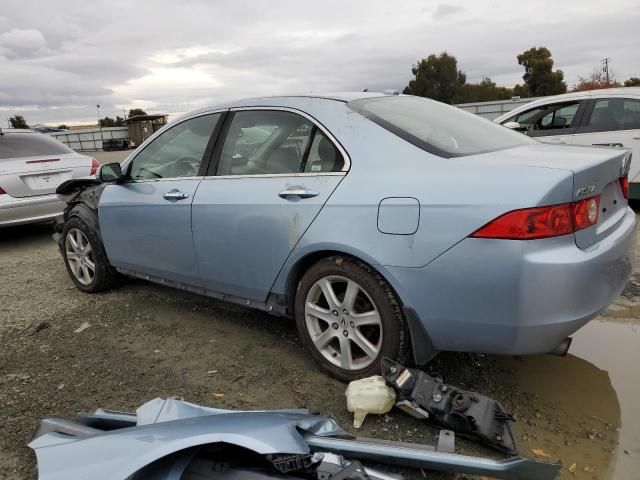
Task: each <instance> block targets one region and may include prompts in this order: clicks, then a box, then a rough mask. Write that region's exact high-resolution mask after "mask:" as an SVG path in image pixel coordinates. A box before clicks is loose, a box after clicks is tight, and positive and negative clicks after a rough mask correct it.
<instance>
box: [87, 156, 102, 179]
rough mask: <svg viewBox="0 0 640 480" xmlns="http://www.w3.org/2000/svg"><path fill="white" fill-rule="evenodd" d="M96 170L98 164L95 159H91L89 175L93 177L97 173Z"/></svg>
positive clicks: (98, 166)
mask: <svg viewBox="0 0 640 480" xmlns="http://www.w3.org/2000/svg"><path fill="white" fill-rule="evenodd" d="M98 168H100V163H99V162H98V161H97V160H96V159H95V158H92V159H91V173H90V174H89V175H95V174H96V173H98Z"/></svg>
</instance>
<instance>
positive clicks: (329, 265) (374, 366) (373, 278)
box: [295, 256, 410, 382]
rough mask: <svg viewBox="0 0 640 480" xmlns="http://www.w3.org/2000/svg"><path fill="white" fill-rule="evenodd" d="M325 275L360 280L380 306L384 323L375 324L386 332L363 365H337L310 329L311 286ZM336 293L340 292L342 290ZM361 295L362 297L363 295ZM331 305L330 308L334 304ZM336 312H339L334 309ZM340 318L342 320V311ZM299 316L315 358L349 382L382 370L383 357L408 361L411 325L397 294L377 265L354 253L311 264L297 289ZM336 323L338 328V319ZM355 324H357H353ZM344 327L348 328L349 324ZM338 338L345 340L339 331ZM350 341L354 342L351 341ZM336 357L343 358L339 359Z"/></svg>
mask: <svg viewBox="0 0 640 480" xmlns="http://www.w3.org/2000/svg"><path fill="white" fill-rule="evenodd" d="M325 277H328V278H335V277H344V278H346V279H348V280H352V281H354V282H356V284H358V286H359V287H360V289H361V291H364V292H365V293H366V295H365V296H364V298H365V299H366V301H369V302H372V303H373V304H374V307H375V308H376V309H377V313H378V315H379V319H380V324H381V327H379V326H376V327H375V328H381V333H380V335H381V336H382V338H381V340H379V353H378V354H377V356H376V357H375V360H373V361H371V360H370V358H372V357H373V355H371V356H370V357H368V358H367V359H366V361H371V363H370V364H369V365H366V366H364V367H363V368H359V369H358V368H355V367H354V368H353V369H345V368H341V367H340V366H337V365H336V364H334V363H332V361H330V360H329V359H328V358H326V357H325V354H323V353H321V351H320V350H319V349H318V348H317V347H316V346H315V344H314V342H313V341H312V337H311V335H312V334H311V333H310V332H309V328H308V326H307V325H308V324H307V316H306V313H305V304H306V302H307V296H308V295H309V292H310V291H311V289H312V288H317V287H314V285H316V282H318V281H319V280H321V279H323V278H325ZM338 282H340V280H338ZM312 295H313V294H312ZM336 295H337V296H339V295H338V294H336ZM358 295H359V296H361V295H362V294H361V293H358ZM345 296H346V292H344V293H342V300H343V301H344V299H345ZM360 298H361V299H362V298H363V297H360ZM321 301H322V300H321ZM328 308H329V309H330V308H331V307H328ZM332 313H335V312H333V311H332ZM346 317H347V323H349V320H348V318H349V317H348V315H346ZM336 318H337V319H339V320H340V321H341V320H342V318H341V314H339V315H338V317H336ZM295 319H296V325H297V327H298V333H299V335H300V338H301V340H302V343H303V344H304V346H305V347H306V348H307V349H308V350H309V352H310V353H311V355H312V357H313V358H314V360H315V361H316V362H317V363H319V364H320V366H321V367H322V368H323V369H324V370H326V371H327V372H329V373H330V374H331V375H332V376H334V377H336V378H338V379H340V380H343V381H345V382H349V381H351V380H355V379H358V378H363V377H367V376H371V375H377V374H379V373H380V361H381V360H382V358H383V357H388V358H391V359H394V360H395V361H398V362H404V361H406V359H407V357H408V354H409V349H410V347H409V345H410V338H409V330H408V328H407V323H406V320H405V318H404V315H403V312H402V308H401V305H400V302H399V300H398V298H397V296H396V294H395V293H394V292H393V290H392V289H391V287H390V286H389V284H388V283H387V282H386V281H385V280H384V278H382V276H381V275H380V274H378V273H377V272H376V271H375V270H374V269H373V268H371V267H370V266H368V265H367V264H365V263H363V262H360V261H358V260H356V259H352V258H350V257H344V256H333V257H328V258H325V259H322V260H320V261H318V262H317V263H315V264H314V265H312V266H311V268H309V270H307V272H305V274H304V275H303V276H302V279H301V280H300V283H299V284H298V288H297V292H296V297H295ZM312 321H313V320H312ZM323 322H324V321H323ZM332 325H333V328H334V329H335V325H336V323H334V324H332ZM343 325H344V323H343ZM351 326H352V327H353V324H351ZM342 328H343V327H340V326H338V328H337V330H338V331H340V330H342ZM344 328H345V329H347V328H348V327H344ZM328 329H329V327H328V326H327V330H328ZM350 331H351V333H352V335H354V332H353V329H352V330H350ZM358 332H360V333H361V332H362V331H361V330H358ZM322 333H325V331H324V330H323V331H322ZM344 333H345V336H346V337H348V335H349V334H348V333H346V330H345V332H344ZM318 336H319V335H318ZM316 338H318V337H316ZM352 338H353V337H352ZM336 339H337V341H338V342H340V343H341V340H340V338H339V335H337V336H336V338H334V339H332V340H331V342H335V341H336ZM342 340H344V339H342ZM353 341H354V340H350V342H353ZM348 344H349V345H351V343H348ZM328 348H329V349H331V348H333V347H331V343H330V344H329V345H328ZM341 348H342V347H341ZM325 350H326V349H325ZM333 356H334V357H336V356H337V353H334V354H333ZM340 356H341V354H340ZM336 361H337V362H340V361H339V360H336Z"/></svg>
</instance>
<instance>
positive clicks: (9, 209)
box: [0, 194, 66, 227]
mask: <svg viewBox="0 0 640 480" xmlns="http://www.w3.org/2000/svg"><path fill="white" fill-rule="evenodd" d="M65 206H66V204H65V203H64V202H62V201H60V200H59V199H58V197H57V196H56V195H55V194H52V195H40V196H37V197H25V198H15V197H10V196H8V195H2V197H0V227H9V226H14V225H23V224H26V223H36V222H46V221H50V220H53V219H54V218H55V217H56V216H57V215H59V214H60V213H61V212H62V211H63V210H64V208H65Z"/></svg>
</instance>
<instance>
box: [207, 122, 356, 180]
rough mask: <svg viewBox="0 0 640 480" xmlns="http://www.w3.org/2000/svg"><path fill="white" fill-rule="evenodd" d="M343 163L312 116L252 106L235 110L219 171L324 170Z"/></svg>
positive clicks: (274, 171)
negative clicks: (305, 116)
mask: <svg viewBox="0 0 640 480" xmlns="http://www.w3.org/2000/svg"><path fill="white" fill-rule="evenodd" d="M323 139H324V143H323ZM327 143H328V145H327ZM321 147H322V148H321ZM334 150H335V154H334ZM321 154H324V158H321ZM343 165H344V161H343V160H342V156H341V155H340V153H339V152H338V151H337V149H336V147H335V146H334V145H333V143H332V142H331V141H330V140H328V139H326V138H325V136H324V134H323V133H322V131H321V130H319V129H318V128H317V127H316V126H315V125H314V124H313V123H312V122H311V121H310V120H308V119H306V118H304V117H302V116H301V115H298V114H296V113H292V112H286V111H279V110H249V111H239V112H235V113H234V116H233V119H232V121H231V124H230V125H229V130H228V132H227V136H226V138H225V142H224V146H223V147H222V153H221V155H220V163H219V166H218V172H217V174H218V175H274V174H293V173H302V172H306V173H321V172H332V171H339V170H340V169H342V166H343Z"/></svg>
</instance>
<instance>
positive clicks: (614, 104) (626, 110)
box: [573, 97, 640, 198]
mask: <svg viewBox="0 0 640 480" xmlns="http://www.w3.org/2000/svg"><path fill="white" fill-rule="evenodd" d="M573 138H574V139H573V142H574V143H575V144H576V145H595V146H604V147H614V148H626V149H630V150H631V151H632V152H633V160H632V162H631V170H630V172H629V181H630V182H631V183H632V185H631V192H630V193H631V196H632V197H633V198H640V183H637V182H640V98H631V97H628V98H622V97H603V98H596V99H593V100H591V101H590V102H589V107H588V109H587V111H586V114H585V116H584V120H583V121H582V124H581V125H580V126H579V127H578V128H577V130H576V133H575V135H574V137H573Z"/></svg>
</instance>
